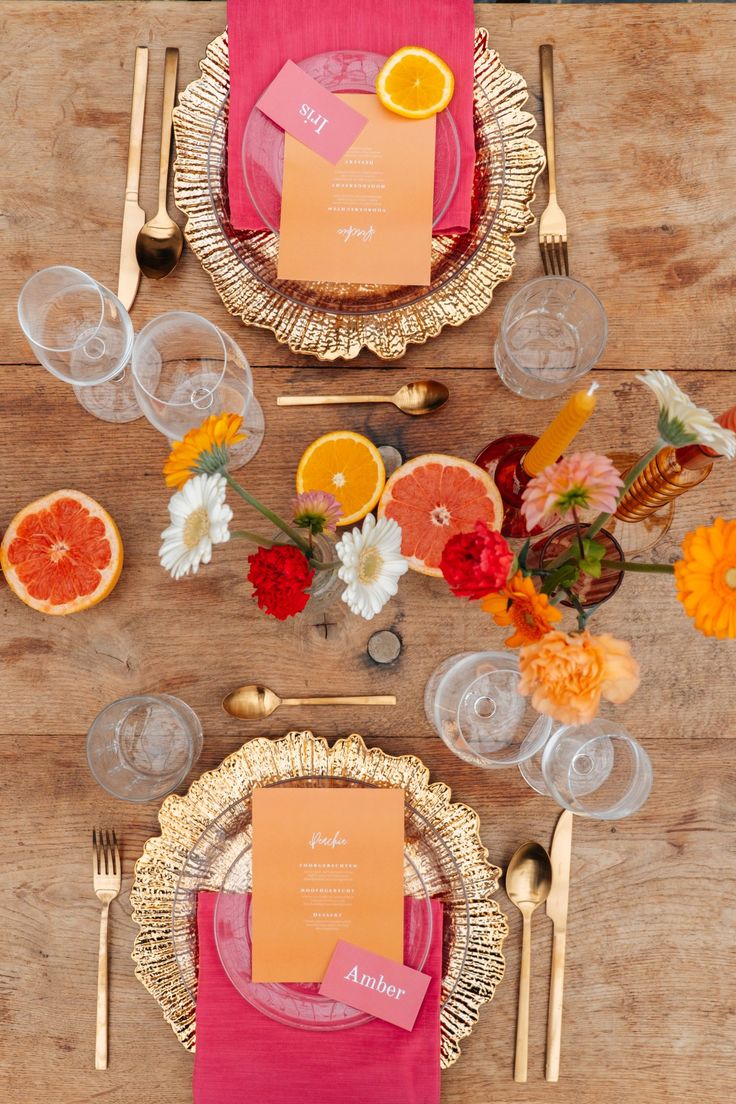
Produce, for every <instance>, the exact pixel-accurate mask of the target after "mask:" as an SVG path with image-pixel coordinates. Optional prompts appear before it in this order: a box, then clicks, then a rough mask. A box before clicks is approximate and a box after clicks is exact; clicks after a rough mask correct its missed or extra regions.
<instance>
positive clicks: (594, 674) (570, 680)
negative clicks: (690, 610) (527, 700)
mask: <svg viewBox="0 0 736 1104" xmlns="http://www.w3.org/2000/svg"><path fill="white" fill-rule="evenodd" d="M519 666H520V669H521V681H520V683H519V690H520V691H521V693H522V694H530V695H531V699H532V705H533V706H534V708H535V709H536V710H538V711H539V712H540V713H546V714H547V716H549V717H554V719H555V720H556V721H560V722H561V723H562V724H587V723H588V721H592V720H593V718H594V717H595V715H596V713H597V712H598V707H599V705H600V701H601V698H605V699H606V700H607V701H610V702H615V703H617V704H618V703H620V702H624V701H626V700H627V699H628V698H630V697H631V695H632V694H633V693H634V691H635V690H636V688H637V687H638V685H639V664H638V663H637V661H636V660H635V659H634V657H633V656H632V654H631V649H630V648H629V645H628V644H627V643H625V641H623V640H616V639H615V637H613V636H609V635H608V634H604V635H603V636H591V634H590V632H588V630H587V629H586V631H585V632H582V633H579V634H577V635H575V636H570V635H569V634H568V633H564V632H560V631H559V630H557V629H556V630H555V631H554V632H551V633H547V635H546V636H544V637H542V639H541V640H539V641H537V642H536V643H534V644H527V645H526V647H525V648H522V650H521V652H520V653H519Z"/></svg>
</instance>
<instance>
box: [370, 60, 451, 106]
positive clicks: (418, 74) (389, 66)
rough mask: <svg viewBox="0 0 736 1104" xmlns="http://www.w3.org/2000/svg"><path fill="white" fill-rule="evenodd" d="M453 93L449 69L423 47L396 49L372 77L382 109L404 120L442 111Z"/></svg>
mask: <svg viewBox="0 0 736 1104" xmlns="http://www.w3.org/2000/svg"><path fill="white" fill-rule="evenodd" d="M454 91H455V78H454V76H453V75H452V69H451V68H450V67H449V65H447V63H446V62H444V61H443V60H442V58H440V57H437V54H433V53H432V51H431V50H425V49H424V47H423V46H404V47H402V49H401V50H397V51H396V53H395V54H392V55H391V57H390V58H389V59H388V61H387V62H386V63H385V64H384V66H383V69H381V72H380V73H379V74H378V76H377V77H376V92H377V93H378V98H379V100H380V101H381V103H382V104H383V106H384V107H386V108H388V110H389V111H394V112H395V113H396V114H397V115H403V116H404V118H406V119H427V118H429V116H430V115H436V114H437V112H438V111H443V110H444V109H445V108H446V107H447V105H448V104H449V102H450V100H451V99H452V94H453V92H454Z"/></svg>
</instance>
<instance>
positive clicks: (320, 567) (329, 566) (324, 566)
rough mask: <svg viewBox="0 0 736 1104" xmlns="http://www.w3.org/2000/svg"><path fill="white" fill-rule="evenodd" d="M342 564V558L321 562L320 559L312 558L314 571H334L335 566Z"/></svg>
mask: <svg viewBox="0 0 736 1104" xmlns="http://www.w3.org/2000/svg"><path fill="white" fill-rule="evenodd" d="M341 565H342V560H330V561H329V562H328V563H322V561H321V560H312V567H313V568H314V569H315V571H334V570H335V568H336V567H340V566H341Z"/></svg>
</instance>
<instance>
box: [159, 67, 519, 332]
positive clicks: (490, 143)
mask: <svg viewBox="0 0 736 1104" xmlns="http://www.w3.org/2000/svg"><path fill="white" fill-rule="evenodd" d="M228 107H229V97H227V98H225V99H224V100H223V102H222V105H221V107H220V109H219V111H218V112H217V115H216V116H215V118H214V121H213V124H212V130H211V133H210V136H209V141H208V144H207V193H208V199H209V204H210V207H211V210H212V214H213V216H214V219H215V223H216V224H217V227H218V228H219V231H220V233H221V234H222V238H223V239H224V241H225V242H226V243H227V246H228V247H229V249H230V251H231V253H232V254H233V256H234V257H235V258H236V260H237V262H238V266H239V267H240V269H241V271H242V280H243V282H244V283H247V282H249V281H252V280H255V281H256V282H257V284H258V285H260V287H261V288H262V289H263V292H262V295H263V303H264V308H265V304H266V302H267V301H268V298H269V296H272V295H273V294H274V293H275V294H276V295H277V296H278V297H279V300H280V301H283V310H284V311H287V310H288V304H293V305H294V306H296V307H299V308H306V309H308V310H317V311H320V312H324V313H327V314H332V315H336V316H344V317H351V318H352V317H361V316H373V315H382V314H387V313H391V312H396V311H400V310H401V309H402V308H413V307H414V306H415V305H419V304H420V303H422V302H423V300H425V299H427V298H428V297H430V296H431V297H433V298H434V299H436V298H437V295H438V293H440V294H444V293H445V291H446V292H447V295H448V296H451V295H452V287H451V284H452V282H453V281H454V280H455V279H456V278H457V277H458V276H459V275H460V273H461V272H463V271H464V270H465V268H466V267H467V266H468V265H470V264H471V263H472V262H473V261H474V260H475V258H476V257H477V256H478V254H479V252H480V251H481V250H482V249H483V248H484V247H485V245H486V243H487V242H488V240H489V238H490V235H491V234H492V232H493V230H494V228H495V225H496V220H497V217H498V214H499V211H500V210H501V206H502V202H503V198H504V190H505V180H506V155H505V140H504V131H503V128H502V125H501V122H500V120H499V117H498V115H497V113H496V110H495V108H494V106H493V103H492V101H491V96H490V94H489V92H487V91H486V90H485V89H484V88H483V86H482V85H481V83H479V81H477V80H476V83H475V91H474V102H473V126H474V130H475V140H476V159H475V170H474V176H473V192H472V199H471V214H470V229H469V230H468V231H467V232H466V233H464V234H439V235H436V236H434V237H433V238H432V271H431V282H430V284H429V285H428V286H427V287H413V286H412V287H409V286H391V285H384V284H335V283H306V282H297V281H293V280H279V279H278V276H277V259H278V235H277V234H275V233H272V232H271V231H269V230H236V229H235V227H234V226H233V225H232V222H231V221H230V205H229V199H228V183H227V179H228V162H227V127H228ZM275 171H276V170H275V168H274V167H273V166H271V169H270V172H271V173H272V174H273V172H275ZM179 186H180V189H181V187H183V184H182V183H181V181H180V184H179ZM272 202H275V200H274V199H273V197H272ZM190 217H191V212H190ZM232 278H233V279H234V280H236V281H237V279H238V277H237V269H235V270H233V273H232ZM448 310H449V304H448Z"/></svg>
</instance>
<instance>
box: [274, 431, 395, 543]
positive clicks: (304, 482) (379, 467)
mask: <svg viewBox="0 0 736 1104" xmlns="http://www.w3.org/2000/svg"><path fill="white" fill-rule="evenodd" d="M385 482H386V469H385V468H384V466H383V460H382V459H381V454H380V452H379V451H378V449H377V448H376V446H375V445H374V444H373V442H372V441H369V440H368V438H367V437H361V435H360V434H359V433H351V432H350V431H349V430H340V431H338V432H336V433H326V434H325V435H324V437H318V438H317V440H316V441H313V442H312V444H311V445H310V446H309V448H308V449H307V451H306V452H305V453H304V455H303V456H302V458H301V460H300V461H299V467H298V468H297V473H296V489H297V492H298V493H299V494H303V492H304V491H327V492H329V494H332V495H334V496H335V498H336V499H337V501H338V502H339V503H340V506H341V508H342V517H341V518H340V521H339V522H338V524H339V525H351V524H352V523H353V522H354V521H360V519H361V518H364V517H365V515H366V514H368V513H370V511H371V510H372V509H373V507H374V506H375V505H376V503H377V502H378V500H379V498H380V497H381V491H382V490H383V487H384V484H385Z"/></svg>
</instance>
